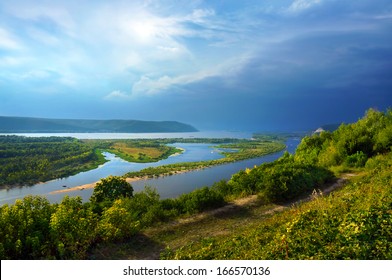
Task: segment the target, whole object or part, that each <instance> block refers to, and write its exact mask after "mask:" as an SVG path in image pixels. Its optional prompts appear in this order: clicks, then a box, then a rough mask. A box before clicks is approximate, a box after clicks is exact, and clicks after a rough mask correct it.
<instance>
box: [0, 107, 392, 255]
mask: <svg viewBox="0 0 392 280" xmlns="http://www.w3.org/2000/svg"><path fill="white" fill-rule="evenodd" d="M391 148H392V110H388V111H386V112H378V111H376V110H372V109H370V110H368V111H367V112H366V114H365V116H364V117H363V118H362V119H360V120H359V121H358V122H356V123H353V124H342V125H341V126H340V127H339V128H338V129H337V130H336V131H334V132H322V133H321V134H315V135H311V136H307V137H304V138H303V140H302V141H301V143H300V145H299V147H298V149H297V151H296V153H295V154H289V153H285V154H284V155H283V156H282V157H281V158H280V159H278V160H277V161H275V162H272V163H266V164H262V165H260V166H256V167H254V168H252V169H246V170H243V171H240V172H238V173H237V174H234V175H233V176H232V178H231V179H230V180H229V181H220V182H217V183H215V184H214V185H213V186H210V187H204V188H201V189H198V190H195V191H193V192H191V193H188V194H183V195H181V196H179V197H177V198H172V199H160V197H159V195H158V194H157V192H156V191H155V190H153V189H150V188H148V187H146V189H145V190H144V191H143V192H139V193H134V192H133V188H132V186H131V185H130V184H129V183H127V182H126V181H125V179H124V178H122V177H113V176H112V177H108V178H104V179H101V181H100V182H99V183H98V184H97V185H96V187H95V189H94V192H93V195H92V197H91V199H90V201H89V202H88V203H82V201H81V199H80V198H78V197H76V198H70V197H65V198H64V199H63V201H62V202H61V203H55V204H50V203H49V202H48V201H47V200H46V199H45V198H42V197H34V196H29V197H26V198H24V199H23V200H18V201H16V203H15V204H13V205H4V206H2V207H1V208H0V258H1V259H85V258H92V256H97V255H96V253H94V252H96V249H97V248H99V251H102V250H103V249H104V248H108V247H111V248H113V247H115V248H122V249H123V248H127V250H128V251H132V250H137V248H141V249H140V250H143V246H142V245H141V244H139V243H141V242H142V241H140V240H141V236H146V235H147V234H148V232H154V231H159V228H164V227H169V230H168V232H169V233H166V238H162V236H160V235H154V234H152V235H149V236H148V238H149V239H151V240H153V241H154V242H156V243H157V244H160V246H159V247H160V248H163V249H160V251H159V254H160V257H161V258H163V259H391V258H392V253H391V252H392V250H391V244H392V212H391V206H392V177H391V176H392V175H391V174H392V172H391V170H392V150H391ZM347 172H350V173H354V175H355V177H354V179H350V180H349V181H348V183H347V184H346V185H345V186H343V187H342V188H341V189H339V190H337V191H336V192H333V193H332V194H331V195H328V196H323V195H321V194H320V193H319V192H318V191H317V190H318V189H320V190H322V189H323V188H324V187H325V186H328V185H329V184H330V183H331V182H334V181H335V180H336V179H337V178H339V176H341V175H342V174H346V173H347ZM311 194H313V198H314V199H312V200H311V201H310V202H306V203H299V204H295V203H294V202H296V201H297V199H298V198H301V197H304V196H309V195H311ZM249 195H257V205H259V206H260V207H262V208H263V209H264V208H268V207H275V206H282V205H292V206H290V207H287V210H286V211H282V212H280V213H275V214H270V215H268V214H263V215H262V218H257V219H256V220H255V221H253V222H252V220H251V211H253V210H254V209H255V208H254V209H253V210H252V209H248V210H247V212H246V213H245V216H241V220H245V221H249V222H247V223H245V224H244V223H241V222H238V224H235V223H234V225H233V230H232V231H229V232H227V233H225V234H222V235H213V234H212V233H211V229H210V228H209V226H211V225H208V228H207V231H208V232H210V233H211V234H212V236H203V235H198V236H199V237H198V238H197V239H194V240H192V241H189V242H187V244H185V245H183V246H180V247H178V246H177V247H175V248H173V247H171V246H169V244H167V243H168V242H169V241H168V240H169V239H170V238H169V237H167V235H170V236H172V235H173V234H177V235H176V237H178V236H179V235H180V234H181V233H180V232H177V233H174V232H175V229H174V226H173V225H172V223H173V221H176V220H178V219H180V218H184V217H191V216H192V215H195V214H197V213H201V212H203V211H206V210H211V209H216V208H218V207H222V206H224V205H227V204H229V203H230V202H231V201H233V200H236V199H238V198H241V197H248V196H249ZM293 204H294V205H293ZM223 221H224V223H225V224H226V225H227V224H228V223H229V222H230V220H229V219H228V218H226V220H225V218H223ZM168 222H169V223H168ZM220 222H221V220H220V219H219V218H216V220H214V221H213V223H214V224H217V223H220ZM204 226H205V225H204ZM192 227H193V230H196V231H197V230H200V231H201V230H202V229H203V225H202V224H201V225H200V227H195V226H194V225H193V226H192ZM170 228H171V229H170ZM181 232H184V231H183V230H181ZM171 238H172V239H173V238H174V237H171ZM165 242H166V243H165ZM118 250H120V249H118ZM111 256H112V255H111ZM101 257H103V256H102V255H101Z"/></svg>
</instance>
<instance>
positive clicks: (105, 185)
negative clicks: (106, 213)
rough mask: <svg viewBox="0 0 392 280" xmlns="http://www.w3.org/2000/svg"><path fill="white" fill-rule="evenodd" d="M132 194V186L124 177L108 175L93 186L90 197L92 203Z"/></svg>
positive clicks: (113, 199)
mask: <svg viewBox="0 0 392 280" xmlns="http://www.w3.org/2000/svg"><path fill="white" fill-rule="evenodd" d="M132 196H133V187H132V185H131V184H129V183H128V182H127V181H126V180H125V179H124V178H122V177H119V176H109V177H107V178H103V179H101V181H99V182H98V183H97V184H96V185H95V188H94V192H93V194H92V196H91V198H90V200H91V202H93V203H100V202H104V201H110V202H113V201H115V200H116V199H119V198H124V197H132Z"/></svg>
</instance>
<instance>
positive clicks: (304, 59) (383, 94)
mask: <svg viewBox="0 0 392 280" xmlns="http://www.w3.org/2000/svg"><path fill="white" fill-rule="evenodd" d="M391 106H392V1H390V0H356V1H352V0H241V1H237V0H227V1H223V0H211V1H201V0H194V1H192V0H187V1H178V0H156V1H154V0H150V1H138V0H134V1H125V0H111V1H104V0H84V1H80V0H78V1H75V0H67V1H52V0H50V1H46V0H35V1H28V0H2V1H1V2H0V115H1V116H28V117H47V118H86V119H137V120H175V121H181V122H185V123H188V124H191V125H194V126H195V127H196V128H198V129H200V130H240V131H299V130H307V129H316V128H317V127H319V126H320V125H323V124H330V123H340V122H346V123H347V122H354V121H356V120H358V119H359V118H360V117H361V116H363V115H364V113H365V111H366V110H367V109H368V108H375V109H378V110H386V109H387V108H389V107H391Z"/></svg>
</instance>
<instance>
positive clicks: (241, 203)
mask: <svg viewBox="0 0 392 280" xmlns="http://www.w3.org/2000/svg"><path fill="white" fill-rule="evenodd" d="M353 176H357V175H356V174H351V173H347V174H344V175H343V176H342V177H341V178H339V179H338V180H337V181H336V182H334V183H333V184H331V185H330V186H328V187H326V188H324V189H323V190H314V191H313V193H312V194H311V195H310V196H306V197H305V198H300V199H297V200H295V201H291V202H289V203H286V204H283V205H278V206H275V207H274V208H272V209H269V210H266V211H265V215H269V214H273V213H275V212H281V211H283V210H285V209H287V208H289V207H291V206H292V205H293V204H298V203H302V202H307V201H310V200H313V199H315V198H316V197H318V196H320V195H328V194H329V193H331V192H333V191H334V190H336V189H337V188H340V187H342V186H343V185H344V183H345V182H346V181H347V180H348V179H349V178H350V177H353ZM257 202H258V198H257V195H251V196H248V197H244V198H239V199H236V200H234V201H232V202H230V203H229V204H227V205H225V206H223V207H220V208H218V209H214V210H210V211H205V212H203V213H200V214H196V215H194V216H192V217H189V218H184V219H179V220H178V221H176V223H179V224H185V223H194V222H197V221H200V220H202V219H205V218H207V217H209V216H215V215H218V214H224V213H228V212H231V211H233V210H235V209H237V208H238V207H251V206H253V205H256V204H257Z"/></svg>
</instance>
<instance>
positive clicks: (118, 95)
mask: <svg viewBox="0 0 392 280" xmlns="http://www.w3.org/2000/svg"><path fill="white" fill-rule="evenodd" d="M129 97H130V96H129V95H128V94H127V93H126V92H124V91H121V90H114V91H112V92H111V93H109V94H108V95H106V96H105V97H104V99H106V100H119V99H120V100H121V99H127V98H129Z"/></svg>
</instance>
